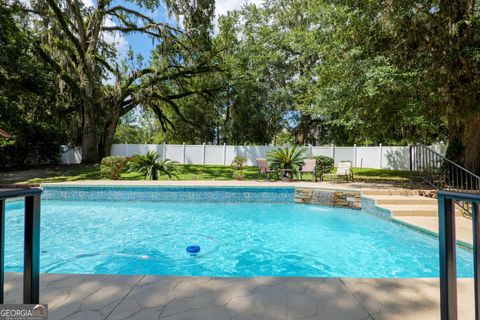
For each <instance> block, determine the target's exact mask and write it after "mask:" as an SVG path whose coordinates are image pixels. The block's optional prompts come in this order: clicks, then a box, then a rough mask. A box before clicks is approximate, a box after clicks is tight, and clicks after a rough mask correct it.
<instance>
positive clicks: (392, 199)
mask: <svg viewBox="0 0 480 320" xmlns="http://www.w3.org/2000/svg"><path fill="white" fill-rule="evenodd" d="M367 197H369V198H371V199H374V200H375V201H376V203H377V205H384V204H385V205H404V204H405V205H410V204H415V205H416V204H425V205H426V204H429V205H434V206H436V205H437V199H435V198H427V197H421V196H385V195H381V196H367Z"/></svg>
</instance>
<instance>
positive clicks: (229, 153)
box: [225, 146, 237, 165]
mask: <svg viewBox="0 0 480 320" xmlns="http://www.w3.org/2000/svg"><path fill="white" fill-rule="evenodd" d="M235 152H236V149H235V146H227V149H226V151H225V164H226V165H229V164H231V163H232V161H233V159H234V158H235V156H236V155H237V154H236V153H235Z"/></svg>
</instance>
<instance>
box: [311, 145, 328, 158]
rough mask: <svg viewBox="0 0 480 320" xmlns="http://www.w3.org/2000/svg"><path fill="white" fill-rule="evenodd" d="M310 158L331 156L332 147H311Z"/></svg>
mask: <svg viewBox="0 0 480 320" xmlns="http://www.w3.org/2000/svg"><path fill="white" fill-rule="evenodd" d="M312 156H314V157H316V156H326V157H331V156H332V147H312Z"/></svg>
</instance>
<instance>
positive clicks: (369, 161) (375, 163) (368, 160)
mask: <svg viewBox="0 0 480 320" xmlns="http://www.w3.org/2000/svg"><path fill="white" fill-rule="evenodd" d="M379 152H380V147H357V165H356V166H357V167H362V168H377V169H378V168H380V156H379Z"/></svg>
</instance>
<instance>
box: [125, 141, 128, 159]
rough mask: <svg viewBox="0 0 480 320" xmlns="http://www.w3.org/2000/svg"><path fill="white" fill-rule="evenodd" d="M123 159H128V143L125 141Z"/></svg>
mask: <svg viewBox="0 0 480 320" xmlns="http://www.w3.org/2000/svg"><path fill="white" fill-rule="evenodd" d="M125 157H128V143H127V142H126V141H125Z"/></svg>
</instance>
